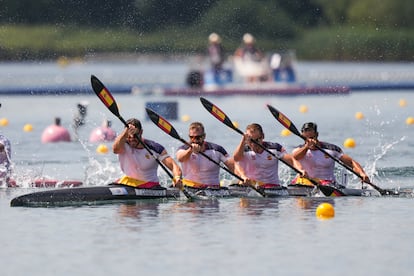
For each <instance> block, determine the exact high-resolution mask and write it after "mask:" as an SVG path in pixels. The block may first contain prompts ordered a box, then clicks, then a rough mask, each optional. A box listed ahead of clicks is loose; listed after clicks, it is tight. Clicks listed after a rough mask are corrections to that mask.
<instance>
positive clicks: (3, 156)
mask: <svg viewBox="0 0 414 276" xmlns="http://www.w3.org/2000/svg"><path fill="white" fill-rule="evenodd" d="M11 174H12V164H11V144H10V140H9V139H8V138H7V137H6V136H4V135H2V134H0V186H3V185H4V184H3V183H5V184H6V186H9V182H10V176H11Z"/></svg>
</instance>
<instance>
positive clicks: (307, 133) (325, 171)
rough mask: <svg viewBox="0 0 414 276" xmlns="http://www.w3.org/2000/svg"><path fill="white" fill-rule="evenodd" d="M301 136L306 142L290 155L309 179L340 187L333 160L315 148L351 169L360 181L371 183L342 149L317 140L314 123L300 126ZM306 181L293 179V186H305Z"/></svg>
mask: <svg viewBox="0 0 414 276" xmlns="http://www.w3.org/2000/svg"><path fill="white" fill-rule="evenodd" d="M301 132H302V136H303V137H306V142H305V143H304V144H302V145H299V146H298V147H296V148H295V149H294V150H293V152H292V154H293V156H294V157H295V158H296V159H297V160H298V161H299V162H300V163H301V164H302V166H303V168H304V169H305V170H306V171H307V173H308V175H309V177H311V178H313V179H315V180H318V181H319V182H320V183H321V184H322V185H334V186H338V187H341V184H346V183H337V181H336V178H335V173H334V170H335V160H334V159H333V158H331V157H329V156H327V155H326V154H325V153H324V152H322V151H321V150H319V149H318V148H317V147H316V145H317V146H319V147H320V148H322V149H323V150H324V151H326V152H327V153H328V154H329V155H331V156H333V157H335V158H337V159H339V160H341V161H342V162H343V163H345V164H346V165H347V166H349V167H350V168H352V170H354V171H355V172H357V173H358V174H359V175H361V177H362V181H363V182H366V183H371V182H370V179H369V177H368V175H367V174H366V173H365V171H364V169H363V168H362V166H361V165H360V164H359V163H358V162H357V161H355V160H354V159H352V158H351V157H350V156H349V155H347V154H345V153H344V152H343V151H342V149H341V148H340V147H338V146H336V145H334V144H330V143H327V142H322V141H319V140H318V135H319V133H318V126H317V125H316V124H315V123H312V122H308V123H305V124H304V125H303V126H302V129H301ZM307 183H308V182H307V181H306V179H302V178H298V179H295V180H294V182H293V184H302V185H303V184H305V185H306V184H307Z"/></svg>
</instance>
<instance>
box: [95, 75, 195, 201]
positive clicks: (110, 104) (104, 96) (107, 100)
mask: <svg viewBox="0 0 414 276" xmlns="http://www.w3.org/2000/svg"><path fill="white" fill-rule="evenodd" d="M91 84H92V88H93V91H94V92H95V94H96V95H97V96H98V98H99V99H100V100H101V101H102V103H103V104H104V105H105V106H106V107H107V108H108V109H109V111H111V112H112V114H114V115H115V116H116V117H118V119H119V120H120V121H121V122H122V123H123V124H124V125H125V127H128V124H127V122H126V121H125V120H124V118H122V116H121V114H119V110H118V105H117V103H116V101H115V99H114V97H113V96H112V94H111V93H110V92H109V90H108V89H107V88H106V87H105V85H104V84H103V83H102V82H101V81H100V80H99V79H98V78H97V77H95V76H94V75H91ZM135 138H136V139H137V140H138V141H139V142H140V143H141V144H142V145H143V146H144V148H145V149H146V150H147V151H148V153H149V154H150V155H151V156H152V157H153V158H154V159H155V161H156V162H157V163H158V165H160V167H161V168H162V169H163V170H164V171H165V172H166V173H167V175H168V176H169V177H170V178H171V179H174V177H173V175H172V174H171V172H170V171H169V170H168V169H167V167H165V165H164V164H163V163H161V161H160V160H159V159H158V158H157V157H156V156H155V155H154V153H153V152H152V151H151V149H150V148H149V147H148V146H147V145H146V144H145V143H144V142H143V141H142V139H141V138H140V137H139V136H138V135H137V134H135ZM183 193H184V194H185V196H186V197H187V198H189V199H191V198H192V197H191V196H190V195H189V194H188V192H187V191H185V190H183Z"/></svg>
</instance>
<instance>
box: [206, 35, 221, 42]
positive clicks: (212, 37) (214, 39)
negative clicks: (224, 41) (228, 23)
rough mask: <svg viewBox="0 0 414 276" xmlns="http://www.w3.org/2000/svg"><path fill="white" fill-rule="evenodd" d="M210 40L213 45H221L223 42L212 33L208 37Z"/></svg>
mask: <svg viewBox="0 0 414 276" xmlns="http://www.w3.org/2000/svg"><path fill="white" fill-rule="evenodd" d="M208 40H209V41H210V42H213V43H219V42H220V41H221V39H220V36H219V35H218V34H216V33H211V34H210V35H209V36H208Z"/></svg>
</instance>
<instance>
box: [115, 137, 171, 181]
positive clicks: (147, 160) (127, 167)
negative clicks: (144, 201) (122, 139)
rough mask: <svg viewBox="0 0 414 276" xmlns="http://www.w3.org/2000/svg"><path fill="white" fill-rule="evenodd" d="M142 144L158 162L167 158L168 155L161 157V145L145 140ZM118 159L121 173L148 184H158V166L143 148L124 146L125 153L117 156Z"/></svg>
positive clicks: (162, 149)
mask: <svg viewBox="0 0 414 276" xmlns="http://www.w3.org/2000/svg"><path fill="white" fill-rule="evenodd" d="M144 143H145V144H146V145H147V146H148V148H149V149H150V150H151V152H152V153H153V154H154V156H155V157H156V158H158V160H160V161H162V160H164V159H165V158H167V157H168V154H165V155H162V156H161V153H162V152H163V151H164V147H163V146H162V145H160V144H158V143H156V142H154V141H151V140H147V139H145V141H144ZM118 159H119V163H120V165H121V170H122V172H123V173H125V174H126V175H127V176H129V177H132V178H135V179H138V180H143V181H148V182H159V180H158V175H157V169H158V165H159V164H158V163H157V161H156V160H155V158H154V157H153V156H152V155H151V154H150V153H149V152H148V151H147V150H146V149H145V148H142V149H137V148H132V147H131V146H130V145H128V144H125V152H124V153H121V154H118Z"/></svg>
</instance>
